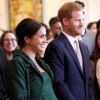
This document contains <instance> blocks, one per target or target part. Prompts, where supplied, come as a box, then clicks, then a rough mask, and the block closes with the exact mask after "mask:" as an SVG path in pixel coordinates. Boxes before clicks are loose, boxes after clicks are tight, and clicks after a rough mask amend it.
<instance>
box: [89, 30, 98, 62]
mask: <svg viewBox="0 0 100 100" xmlns="http://www.w3.org/2000/svg"><path fill="white" fill-rule="evenodd" d="M99 36H100V30H97V34H96V37H95V46H94V50H93V53H92V55H91V57H90V59H91V60H93V61H94V62H95V64H96V63H97V61H98V59H99V58H100V47H99V46H98V43H97V42H98V37H99Z"/></svg>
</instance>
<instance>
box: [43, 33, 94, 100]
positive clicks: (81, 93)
mask: <svg viewBox="0 0 100 100" xmlns="http://www.w3.org/2000/svg"><path fill="white" fill-rule="evenodd" d="M79 45H80V49H81V52H82V58H83V67H84V71H83V72H82V70H81V67H80V65H79V61H78V59H77V56H76V54H75V52H74V50H73V48H72V46H71V44H70V42H69V40H68V39H67V37H66V36H65V35H64V34H62V33H61V34H60V36H59V37H58V38H56V39H55V40H54V41H52V42H51V43H50V44H49V45H48V47H47V49H46V52H45V57H44V58H45V60H46V62H47V63H48V64H49V65H50V67H51V69H52V71H53V73H54V78H55V82H54V90H55V93H56V95H57V97H58V99H59V100H93V96H92V88H91V82H90V81H91V79H90V74H89V66H90V65H89V54H88V49H87V46H86V45H84V44H83V43H82V42H81V41H80V42H79Z"/></svg>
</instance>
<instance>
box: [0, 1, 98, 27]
mask: <svg viewBox="0 0 100 100" xmlns="http://www.w3.org/2000/svg"><path fill="white" fill-rule="evenodd" d="M70 1H75V0H53V1H52V0H43V13H42V14H43V22H44V23H46V24H47V25H48V21H49V19H50V18H51V17H53V16H56V15H57V12H58V9H59V8H60V7H61V5H62V4H63V3H65V2H70ZM80 1H83V2H84V3H85V5H86V6H85V12H86V15H87V19H86V23H88V22H90V21H95V20H98V19H99V18H100V13H99V4H100V0H80ZM8 2H9V0H0V28H3V29H9V16H10V15H9V3H8Z"/></svg>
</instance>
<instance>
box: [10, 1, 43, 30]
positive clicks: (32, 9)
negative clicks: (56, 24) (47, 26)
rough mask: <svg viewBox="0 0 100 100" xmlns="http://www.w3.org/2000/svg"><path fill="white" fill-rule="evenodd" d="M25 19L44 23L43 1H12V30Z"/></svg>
mask: <svg viewBox="0 0 100 100" xmlns="http://www.w3.org/2000/svg"><path fill="white" fill-rule="evenodd" d="M24 18H33V19H36V20H38V21H42V0H10V29H11V30H14V29H15V28H16V26H17V24H18V23H19V22H20V21H21V20H22V19H24Z"/></svg>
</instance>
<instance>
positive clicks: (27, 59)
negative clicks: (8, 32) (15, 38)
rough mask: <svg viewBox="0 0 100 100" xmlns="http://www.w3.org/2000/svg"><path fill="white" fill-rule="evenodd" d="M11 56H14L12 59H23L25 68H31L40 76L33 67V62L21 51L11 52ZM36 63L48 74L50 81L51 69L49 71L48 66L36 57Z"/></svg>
mask: <svg viewBox="0 0 100 100" xmlns="http://www.w3.org/2000/svg"><path fill="white" fill-rule="evenodd" d="M13 55H14V57H16V56H20V57H22V58H23V59H24V61H25V63H26V65H27V67H32V68H33V69H34V70H35V71H36V72H37V73H38V74H39V75H41V74H40V71H39V70H38V69H37V67H36V66H35V64H34V63H33V61H32V60H31V58H30V57H29V56H28V55H26V54H25V53H24V52H23V51H21V50H16V51H14V52H13ZM36 61H37V63H38V64H39V65H40V66H41V67H42V68H43V69H44V70H45V71H47V72H48V73H49V75H50V77H51V79H53V73H52V71H51V69H50V68H49V66H48V65H47V64H46V63H45V62H44V61H43V60H42V58H40V57H38V56H36Z"/></svg>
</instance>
